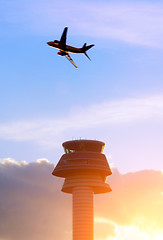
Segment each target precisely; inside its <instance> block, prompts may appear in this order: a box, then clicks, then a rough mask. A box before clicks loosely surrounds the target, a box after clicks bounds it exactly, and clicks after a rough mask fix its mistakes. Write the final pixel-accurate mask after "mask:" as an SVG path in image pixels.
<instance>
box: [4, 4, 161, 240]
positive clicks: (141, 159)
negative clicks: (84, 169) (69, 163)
mask: <svg viewBox="0 0 163 240" xmlns="http://www.w3.org/2000/svg"><path fill="white" fill-rule="evenodd" d="M65 27H67V28H68V34H67V39H66V41H67V42H66V43H67V45H70V46H73V47H76V48H82V46H84V44H85V43H86V44H87V45H92V44H93V45H94V46H93V47H92V48H91V49H90V50H89V54H88V55H89V57H90V58H91V61H89V59H87V58H86V57H85V56H84V54H83V53H81V54H79V55H78V54H73V53H71V54H72V55H71V57H72V59H73V61H74V62H75V64H76V65H77V66H78V69H76V68H75V67H74V66H73V65H72V64H71V62H69V61H68V60H67V59H66V57H65V56H64V55H63V54H61V55H58V54H57V49H54V48H50V47H49V46H48V45H47V42H48V41H52V42H53V40H55V39H56V40H57V39H58V40H60V37H61V34H62V32H63V29H64V28H65ZM66 31H67V30H66ZM0 50H1V57H0V79H1V80H0V89H1V93H0V240H45V239H46V240H54V239H55V240H72V196H71V194H65V193H63V192H61V188H62V186H63V179H60V178H58V177H55V178H54V176H52V174H51V173H52V171H53V170H54V168H55V166H56V164H57V162H58V160H59V159H60V157H61V156H62V154H63V149H62V146H61V144H62V143H63V142H65V141H68V140H79V139H80V140H81V139H92V140H99V141H102V142H104V143H105V148H104V154H105V156H106V157H107V159H108V162H109V165H110V167H111V171H112V175H110V176H109V177H107V178H106V183H108V184H109V186H110V188H111V189H112V191H110V192H109V193H105V194H95V195H94V240H163V157H162V156H163V67H162V63H163V2H162V1H160V0H155V1H152V0H141V1H140V0H132V1H129V0H110V1H107V0H101V1H98V0H83V1H80V0H62V1H56V0H35V1H33V0H28V1H22V0H12V1H11V0H1V5H0ZM62 55H63V56H62ZM87 177H88V176H87ZM98 177H99V178H98V181H99V182H100V180H101V181H104V180H105V178H104V176H103V177H102V178H101V175H100V176H98ZM81 179H82V181H84V180H83V179H84V178H82V177H80V178H78V181H81ZM99 179H100V180H99ZM107 186H108V185H107ZM110 188H109V190H110ZM98 190H99V192H100V190H101V189H100V188H99V189H98ZM93 193H94V192H92V193H91V194H93ZM90 205H91V204H90ZM91 217H92V215H91ZM91 219H92V218H91ZM88 222H89V221H88ZM88 225H89V224H88ZM92 225H93V224H92ZM92 235H93V234H92ZM92 235H91V236H92ZM83 240H84V239H83Z"/></svg>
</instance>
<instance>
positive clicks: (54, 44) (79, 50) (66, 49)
mask: <svg viewBox="0 0 163 240" xmlns="http://www.w3.org/2000/svg"><path fill="white" fill-rule="evenodd" d="M47 44H48V45H49V46H51V47H54V48H57V49H59V50H61V51H63V52H71V53H83V50H82V48H76V47H72V46H69V45H65V46H63V45H62V44H60V42H59V41H58V42H55V41H54V42H53V41H51V42H48V43H47Z"/></svg>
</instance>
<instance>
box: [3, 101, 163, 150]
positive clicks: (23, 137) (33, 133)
mask: <svg viewBox="0 0 163 240" xmlns="http://www.w3.org/2000/svg"><path fill="white" fill-rule="evenodd" d="M162 120H163V96H153V97H146V98H135V99H134V98H131V99H125V100H119V101H109V102H104V103H101V104H97V105H92V106H88V107H87V108H85V109H81V108H80V110H79V111H76V112H73V113H72V112H71V114H70V115H68V116H66V117H65V118H64V119H42V120H31V121H18V122H12V123H6V124H0V138H1V139H6V140H12V141H33V142H35V143H37V144H40V145H42V146H49V147H54V146H58V142H60V141H58V140H59V139H60V138H62V135H63V134H64V135H65V134H66V133H71V134H72V135H71V136H73V133H75V131H76V130H78V131H79V130H84V129H88V128H98V127H106V126H112V125H114V126H115V125H122V124H128V123H131V124H135V123H138V122H145V121H148V122H149V121H155V122H162ZM56 139H57V141H56Z"/></svg>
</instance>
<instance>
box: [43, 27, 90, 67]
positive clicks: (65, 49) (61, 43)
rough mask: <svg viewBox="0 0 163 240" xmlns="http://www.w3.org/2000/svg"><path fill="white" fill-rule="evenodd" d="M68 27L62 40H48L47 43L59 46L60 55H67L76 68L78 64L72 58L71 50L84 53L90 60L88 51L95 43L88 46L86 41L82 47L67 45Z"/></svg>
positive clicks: (55, 46)
mask: <svg viewBox="0 0 163 240" xmlns="http://www.w3.org/2000/svg"><path fill="white" fill-rule="evenodd" d="M67 29H68V27H65V28H64V31H63V33H62V36H61V39H60V41H58V40H54V41H51V42H47V44H48V45H49V46H51V47H54V48H58V49H59V50H60V51H59V52H58V55H60V56H65V57H66V58H67V59H68V60H69V61H70V62H71V63H72V64H73V65H74V66H75V67H76V68H78V67H77V66H76V64H75V63H74V61H73V60H72V58H71V57H70V55H69V52H71V53H84V54H85V56H86V57H87V58H88V59H89V60H91V59H90V58H89V57H88V55H87V53H86V51H87V50H89V49H90V48H91V47H93V46H94V44H92V45H89V46H86V43H84V45H83V47H82V48H76V47H72V46H69V45H66V37H67Z"/></svg>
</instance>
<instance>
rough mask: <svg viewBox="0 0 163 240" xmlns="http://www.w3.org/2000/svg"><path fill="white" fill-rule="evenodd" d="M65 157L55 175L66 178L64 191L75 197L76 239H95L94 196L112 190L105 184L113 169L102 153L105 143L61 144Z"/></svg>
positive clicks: (69, 142)
mask: <svg viewBox="0 0 163 240" xmlns="http://www.w3.org/2000/svg"><path fill="white" fill-rule="evenodd" d="M62 146H63V148H64V151H65V154H63V155H62V157H61V159H60V160H59V162H58V164H57V165H56V167H55V169H54V171H53V173H52V174H53V175H54V176H57V177H62V178H65V181H64V184H63V187H62V191H63V192H65V193H70V194H72V197H73V240H93V238H94V194H100V193H107V192H110V191H111V188H110V186H109V185H108V184H107V183H105V180H106V177H107V176H108V175H111V174H112V173H111V170H110V167H109V164H108V162H107V159H106V157H105V155H104V154H103V153H102V152H103V148H104V146H105V144H104V143H103V142H100V141H94V140H73V141H67V142H64V143H63V144H62Z"/></svg>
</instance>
